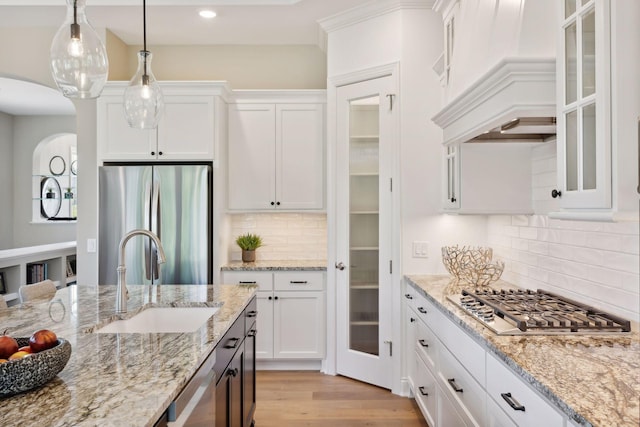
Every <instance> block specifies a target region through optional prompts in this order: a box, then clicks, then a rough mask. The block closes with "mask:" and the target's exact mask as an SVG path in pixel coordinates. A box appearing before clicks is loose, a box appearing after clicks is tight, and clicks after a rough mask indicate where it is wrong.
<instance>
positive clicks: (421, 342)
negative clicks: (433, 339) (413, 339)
mask: <svg viewBox="0 0 640 427" xmlns="http://www.w3.org/2000/svg"><path fill="white" fill-rule="evenodd" d="M418 342H419V343H420V345H421V346H423V347H429V344H427V342H426V341H425V340H418Z"/></svg>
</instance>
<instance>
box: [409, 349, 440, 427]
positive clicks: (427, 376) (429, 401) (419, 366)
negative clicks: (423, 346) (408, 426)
mask: <svg viewBox="0 0 640 427" xmlns="http://www.w3.org/2000/svg"><path fill="white" fill-rule="evenodd" d="M414 356H415V361H414V368H413V369H414V372H415V385H414V387H415V398H416V403H417V404H418V406H419V407H420V410H421V411H422V413H423V414H424V417H425V419H426V420H427V424H429V425H430V426H434V425H436V422H435V420H436V408H437V404H438V402H437V394H436V390H437V388H438V386H437V385H436V379H435V377H434V376H433V373H431V371H430V370H429V369H428V368H427V366H426V365H425V363H424V360H422V358H421V357H420V353H419V351H417V350H416V352H415V353H414Z"/></svg>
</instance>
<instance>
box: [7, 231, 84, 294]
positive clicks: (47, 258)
mask: <svg viewBox="0 0 640 427" xmlns="http://www.w3.org/2000/svg"><path fill="white" fill-rule="evenodd" d="M46 279H50V280H52V281H53V282H54V283H55V284H56V287H58V288H62V287H65V286H68V285H71V284H75V283H76V242H64V243H54V244H49V245H40V246H29V247H24V248H16V249H5V250H0V297H2V298H4V299H5V301H6V302H7V304H8V305H10V306H11V305H15V304H18V303H19V302H20V298H19V296H18V288H20V286H22V285H29V284H31V283H37V282H40V281H42V280H46Z"/></svg>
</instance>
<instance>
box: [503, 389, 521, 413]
mask: <svg viewBox="0 0 640 427" xmlns="http://www.w3.org/2000/svg"><path fill="white" fill-rule="evenodd" d="M500 396H502V398H503V399H504V400H505V401H506V402H507V403H508V404H509V406H511V409H513V410H514V411H522V412H524V406H522V405H521V404H520V402H518V401H517V400H516V399H515V398H513V397H511V393H500Z"/></svg>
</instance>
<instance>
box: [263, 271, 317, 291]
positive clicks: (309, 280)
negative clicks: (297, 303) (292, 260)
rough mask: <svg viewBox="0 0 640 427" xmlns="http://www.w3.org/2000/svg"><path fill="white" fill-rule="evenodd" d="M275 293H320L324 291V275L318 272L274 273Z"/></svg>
mask: <svg viewBox="0 0 640 427" xmlns="http://www.w3.org/2000/svg"><path fill="white" fill-rule="evenodd" d="M273 276H274V290H276V291H321V290H323V289H324V274H323V273H322V272H320V271H318V272H307V271H305V272H299V271H293V272H279V273H274V275H273Z"/></svg>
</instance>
